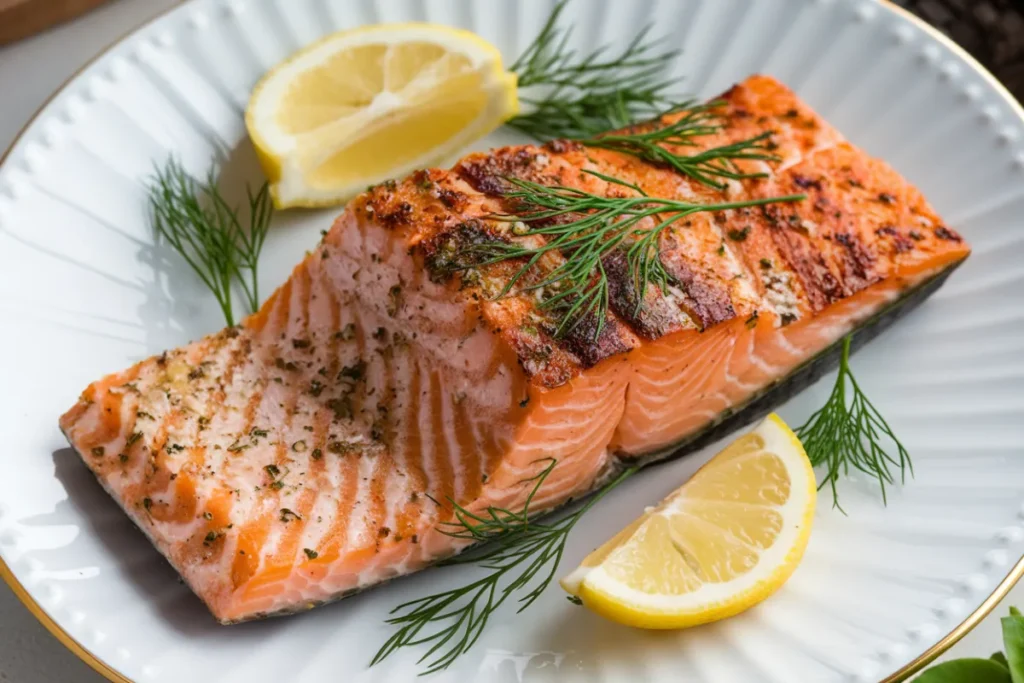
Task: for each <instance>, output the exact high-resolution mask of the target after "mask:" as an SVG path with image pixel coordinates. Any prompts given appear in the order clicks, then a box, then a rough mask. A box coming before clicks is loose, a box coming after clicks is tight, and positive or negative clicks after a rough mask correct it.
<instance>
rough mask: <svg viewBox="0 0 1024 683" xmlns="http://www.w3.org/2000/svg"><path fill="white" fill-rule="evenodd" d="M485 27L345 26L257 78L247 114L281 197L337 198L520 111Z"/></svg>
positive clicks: (426, 161)
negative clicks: (478, 30)
mask: <svg viewBox="0 0 1024 683" xmlns="http://www.w3.org/2000/svg"><path fill="white" fill-rule="evenodd" d="M518 102H519V101H518V98H517V96H516V75H515V74H514V73H511V72H508V71H505V69H504V67H503V66H502V61H501V54H500V53H499V52H498V50H497V48H495V47H494V46H493V45H491V44H490V43H488V42H487V41H485V40H483V39H482V38H480V37H479V36H477V35H475V34H473V33H470V32H469V31H462V30H459V29H454V28H450V27H447V26H436V25H433V24H422V23H409V24H381V25H375V26H367V27H363V28H357V29H353V30H349V31H341V32H339V33H334V34H332V35H329V36H327V37H326V38H323V39H322V40H320V41H319V42H317V43H314V44H313V45H310V46H309V47H307V48H305V49H303V50H301V51H299V52H298V53H296V54H294V55H293V56H291V57H290V58H289V59H287V60H286V61H285V62H283V63H282V64H280V65H278V66H277V67H275V68H274V69H272V70H271V71H270V72H269V73H267V75H266V76H264V77H263V79H262V80H261V81H260V82H259V83H258V84H257V85H256V88H255V89H254V90H253V93H252V96H251V98H250V100H249V106H248V108H247V109H246V112H245V123H246V127H247V128H248V130H249V135H250V136H251V138H252V140H253V144H254V145H255V147H256V152H257V155H258V156H259V159H260V163H261V164H262V166H263V169H264V172H265V173H266V174H267V177H268V179H269V180H270V185H271V188H270V189H271V194H272V196H273V199H274V204H275V206H277V207H279V208H283V207H290V206H328V205H332V204H338V203H341V202H344V201H346V200H347V199H349V198H351V197H352V196H353V195H355V194H356V193H357V192H360V191H362V190H364V189H365V188H366V186H367V185H370V184H374V183H378V182H381V181H383V180H387V179H388V178H393V177H396V176H400V175H404V174H406V173H408V172H411V171H413V170H415V169H417V168H422V167H425V166H430V165H435V164H437V163H438V162H440V161H441V160H442V159H445V158H447V157H449V156H451V155H452V154H453V153H454V152H456V151H458V150H459V149H460V148H462V147H464V146H465V145H467V144H469V143H470V142H472V141H474V140H476V139H477V138H479V137H481V136H483V135H485V134H486V133H488V132H490V131H491V130H493V129H494V128H497V127H498V126H500V125H501V124H502V122H504V121H505V120H506V119H508V118H510V117H512V116H514V115H515V114H516V112H517V111H518V106H519V104H518Z"/></svg>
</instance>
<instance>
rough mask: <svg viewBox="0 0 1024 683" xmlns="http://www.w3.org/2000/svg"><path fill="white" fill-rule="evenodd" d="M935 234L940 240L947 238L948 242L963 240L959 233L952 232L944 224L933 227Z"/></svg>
mask: <svg viewBox="0 0 1024 683" xmlns="http://www.w3.org/2000/svg"><path fill="white" fill-rule="evenodd" d="M935 236H936V237H938V238H939V239H940V240H947V241H949V242H963V241H964V238H963V237H960V235H958V234H956V233H955V232H953V231H952V230H950V229H949V228H947V227H946V226H944V225H940V226H939V227H937V228H935Z"/></svg>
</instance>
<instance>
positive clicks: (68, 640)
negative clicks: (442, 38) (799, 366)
mask: <svg viewBox="0 0 1024 683" xmlns="http://www.w3.org/2000/svg"><path fill="white" fill-rule="evenodd" d="M189 1H190V0H182V1H181V2H178V3H177V4H175V5H172V6H171V7H169V8H167V9H166V10H163V11H161V12H159V13H158V14H156V15H154V16H153V17H150V18H149V19H146V20H145V21H143V22H142V23H140V24H139V25H137V26H135V27H133V28H131V29H129V30H128V31H126V32H124V33H123V34H121V35H120V36H118V37H117V38H115V39H114V40H113V41H111V42H110V43H109V44H108V45H107V46H106V47H104V48H103V49H102V50H100V51H99V52H97V53H96V54H95V55H93V56H92V57H91V58H90V59H89V60H88V61H86V62H85V63H84V64H83V65H82V66H80V67H79V68H78V69H76V70H75V71H74V72H72V73H71V74H70V75H69V76H68V77H67V78H66V79H65V80H64V81H63V82H62V83H61V84H60V85H59V86H58V87H57V88H56V89H55V90H54V91H53V93H52V94H50V96H49V97H47V98H46V99H45V100H44V101H43V102H42V104H40V105H39V107H38V108H37V109H36V111H35V112H33V114H32V116H31V117H29V119H28V121H26V122H25V125H24V126H22V127H21V129H20V130H19V131H18V132H17V133H16V134H15V136H14V138H13V139H12V140H11V144H10V145H9V146H8V147H7V149H5V150H4V152H3V154H0V167H2V166H3V164H4V162H6V161H7V158H8V157H9V156H10V154H11V152H12V151H13V150H14V148H15V147H17V145H18V143H19V142H20V141H21V139H22V138H23V137H24V136H25V133H27V132H28V129H29V128H31V127H32V125H33V124H34V123H36V121H37V120H38V119H39V116H40V115H41V114H42V112H43V111H44V110H45V109H46V108H47V107H48V106H49V105H50V103H51V102H53V100H54V99H56V98H57V97H58V96H59V95H60V94H61V93H63V92H64V91H65V90H66V89H67V87H68V85H69V84H70V83H71V82H72V81H74V80H75V79H77V78H78V77H79V76H80V75H81V74H82V73H83V72H84V71H85V70H86V69H88V68H89V67H90V66H92V65H93V64H95V63H96V62H97V61H99V60H100V59H102V58H103V57H104V56H106V54H107V53H109V52H110V51H111V50H113V49H114V48H115V47H117V46H118V45H120V44H121V43H123V42H124V41H125V40H127V39H128V38H129V37H131V36H132V35H134V34H135V33H138V32H139V31H141V30H143V29H145V28H146V27H147V26H149V25H151V24H153V23H156V22H157V21H159V20H161V19H163V18H164V17H165V16H167V15H168V14H170V13H171V12H173V11H175V10H177V9H180V8H181V7H182V6H184V5H187V4H189ZM874 1H875V2H876V3H878V4H879V5H881V6H882V7H884V8H886V9H888V10H890V11H892V12H893V13H894V14H896V15H897V16H899V17H902V18H903V19H904V20H906V21H909V22H910V23H911V24H913V25H914V26H916V27H917V28H919V29H921V30H922V31H924V32H925V33H927V34H928V35H929V36H931V37H932V38H934V39H935V40H937V41H938V42H939V43H941V44H942V45H944V46H945V47H946V48H948V49H949V50H951V51H952V52H953V53H954V54H956V55H957V56H958V57H960V58H961V59H962V60H964V61H965V62H966V63H967V64H968V65H969V66H971V67H972V68H973V69H974V71H975V72H976V73H977V74H978V75H980V76H981V77H982V78H983V79H985V81H986V82H987V83H988V84H989V85H990V86H992V87H993V88H994V89H995V91H996V92H997V93H999V95H1001V96H1002V98H1003V99H1004V100H1005V101H1006V103H1007V104H1009V105H1010V108H1011V109H1013V110H1014V112H1015V113H1016V114H1017V116H1018V117H1019V118H1020V119H1021V120H1022V121H1024V105H1022V104H1021V103H1020V102H1018V101H1017V98H1016V97H1014V95H1013V94H1012V93H1011V92H1010V91H1009V89H1008V88H1007V87H1006V86H1005V85H1003V83H1002V82H1001V81H1000V80H999V79H997V78H996V77H995V76H994V75H993V74H992V73H991V72H990V71H989V70H988V69H987V68H985V66H984V65H983V64H982V63H981V62H979V61H978V60H977V59H975V57H974V56H973V55H972V54H971V53H969V52H968V51H967V50H965V49H964V48H962V47H961V46H960V45H959V44H957V43H956V42H955V41H953V40H952V39H951V38H949V37H947V36H946V35H945V34H944V33H942V32H941V31H939V30H938V29H936V28H935V27H934V26H931V25H930V24H928V23H927V22H926V21H924V20H923V19H921V18H920V17H918V16H916V15H915V14H913V13H911V12H910V11H908V10H906V9H904V8H902V7H900V6H899V5H896V4H895V3H893V2H892V1H891V0H874ZM1022 577H1024V556H1022V557H1021V558H1019V559H1018V560H1017V563H1016V564H1015V565H1014V566H1013V567H1012V568H1011V569H1010V571H1009V572H1008V573H1007V575H1006V576H1005V577H1004V578H1003V580H1002V581H1001V582H1000V583H999V584H998V585H997V586H996V587H995V590H993V591H992V593H991V594H990V595H989V596H988V597H987V598H985V600H984V601H983V602H982V603H981V604H980V605H979V606H978V608H977V609H976V610H974V611H973V612H972V613H971V614H969V615H968V616H967V618H966V619H964V620H963V621H962V622H960V624H959V625H957V626H956V628H954V629H953V630H952V631H950V632H949V633H948V634H946V635H945V636H944V637H943V638H941V639H940V640H939V641H938V642H937V643H935V644H934V645H932V646H931V647H930V648H928V649H927V650H925V651H924V652H923V653H921V654H920V655H918V656H917V657H915V658H914V659H913V660H911V661H910V662H908V663H906V664H904V665H903V666H902V667H900V668H899V669H897V670H896V671H895V672H893V673H891V674H889V675H888V676H886V677H885V678H883V679H881V681H880V682H879V683H900V681H905V680H906V679H907V678H909V677H910V676H912V675H913V674H915V673H917V672H918V671H920V670H921V669H923V668H924V667H925V666H927V665H928V664H930V663H931V662H933V661H934V660H935V659H937V658H938V657H940V656H941V655H942V654H943V653H945V652H946V651H947V650H949V649H950V648H951V647H953V646H954V645H955V644H956V643H958V642H959V641H960V640H961V639H962V638H963V637H964V636H966V635H967V634H968V633H970V632H971V631H972V630H973V629H974V628H975V627H976V626H977V625H978V624H979V623H981V621H982V620H983V619H984V618H985V617H987V616H988V615H989V614H990V613H991V612H992V610H993V609H995V607H996V605H998V604H999V603H1000V602H1001V601H1002V600H1003V598H1005V597H1006V595H1007V594H1008V593H1009V592H1010V590H1011V589H1012V588H1013V587H1014V586H1015V585H1016V584H1017V582H1018V581H1020V580H1021V578H1022ZM0 578H2V579H3V581H4V583H6V584H7V586H8V587H9V588H10V589H11V590H12V591H13V592H14V594H15V595H16V596H17V597H18V599H19V600H20V601H21V602H22V604H24V605H25V607H26V608H27V609H28V611H29V612H30V613H31V614H32V616H33V617H35V618H36V620H37V621H38V622H39V623H40V624H42V626H43V627H44V628H45V629H46V630H47V631H49V632H50V634H51V635H53V637H55V638H56V639H57V640H58V641H60V643H61V644H62V645H64V647H66V648H67V649H68V650H69V651H71V653H72V654H74V655H75V656H76V657H78V658H79V659H80V660H82V661H83V662H85V663H86V664H88V665H89V666H90V667H91V668H92V669H94V670H95V671H96V672H97V673H99V674H100V675H101V676H103V677H104V678H106V679H107V680H108V681H111V683H134V682H133V681H131V680H130V679H128V678H125V677H124V676H123V675H122V674H120V673H119V672H118V671H117V670H115V669H114V668H113V667H111V666H110V665H108V664H107V663H106V662H104V661H103V660H102V659H100V658H99V657H97V656H96V655H94V654H93V653H92V652H90V651H89V650H88V649H87V648H86V647H85V646H83V645H82V644H81V643H79V642H78V641H77V640H75V639H74V638H72V637H71V635H70V634H69V633H68V632H67V631H65V630H64V628H63V627H61V626H60V625H59V624H58V623H57V622H56V621H54V620H53V618H52V617H50V615H49V614H48V613H47V612H46V610H44V609H43V608H42V606H41V605H40V604H39V603H38V602H36V600H35V599H34V598H33V597H32V596H31V595H30V594H29V592H28V591H27V590H26V589H25V587H24V586H23V585H22V584H21V582H20V581H18V579H17V577H15V576H14V573H13V572H12V571H11V569H10V567H8V566H7V563H6V562H5V561H4V559H3V557H2V556H0Z"/></svg>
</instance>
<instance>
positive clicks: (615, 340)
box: [561, 315, 635, 369]
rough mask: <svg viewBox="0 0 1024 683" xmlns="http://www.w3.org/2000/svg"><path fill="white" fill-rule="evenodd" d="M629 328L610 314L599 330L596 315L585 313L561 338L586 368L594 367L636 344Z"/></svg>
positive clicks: (564, 344) (563, 343)
mask: <svg viewBox="0 0 1024 683" xmlns="http://www.w3.org/2000/svg"><path fill="white" fill-rule="evenodd" d="M629 337H630V335H629V333H628V329H627V328H626V326H625V325H623V324H622V323H620V322H619V321H618V320H616V319H615V318H613V317H612V316H611V315H608V316H607V317H606V318H605V321H604V325H603V326H601V328H600V332H599V331H598V320H597V317H596V316H595V315H585V316H583V317H582V318H580V319H579V320H578V321H576V324H575V325H573V326H572V327H571V328H569V329H568V330H567V331H566V332H565V334H564V335H563V336H562V338H561V343H562V345H563V346H564V347H565V348H566V349H567V350H568V351H570V352H571V353H572V354H573V355H575V356H576V357H577V358H579V360H580V365H581V366H582V367H583V368H584V369H587V368H592V367H594V366H595V365H597V364H598V363H600V362H601V361H602V360H604V359H605V358H607V357H609V356H615V355H618V354H620V353H625V352H626V351H629V350H630V349H632V348H633V347H634V346H635V344H633V343H631V340H630V338H629Z"/></svg>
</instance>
